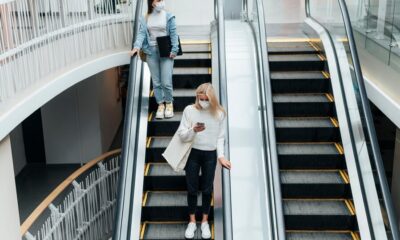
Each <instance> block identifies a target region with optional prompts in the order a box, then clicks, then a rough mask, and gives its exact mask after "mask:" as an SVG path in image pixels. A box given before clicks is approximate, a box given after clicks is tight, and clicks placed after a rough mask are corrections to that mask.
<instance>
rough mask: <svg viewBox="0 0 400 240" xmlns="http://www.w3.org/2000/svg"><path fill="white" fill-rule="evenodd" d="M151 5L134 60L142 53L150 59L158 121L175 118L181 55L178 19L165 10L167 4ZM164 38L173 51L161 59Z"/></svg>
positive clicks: (151, 1) (150, 0) (157, 0)
mask: <svg viewBox="0 0 400 240" xmlns="http://www.w3.org/2000/svg"><path fill="white" fill-rule="evenodd" d="M147 5H148V11H147V14H146V16H145V17H144V18H141V20H140V28H139V32H138V35H137V38H136V40H135V43H134V48H133V49H132V50H131V51H130V55H131V56H133V55H135V54H137V53H139V51H141V53H142V54H141V55H142V56H143V55H144V56H145V58H146V61H147V64H148V66H149V68H150V73H151V79H152V81H153V90H154V95H155V98H156V101H157V104H158V109H157V113H156V118H157V119H163V118H164V117H165V118H172V117H173V116H174V108H173V104H172V102H173V100H174V99H173V95H172V92H173V86H172V71H173V68H174V58H175V57H176V55H177V54H178V51H179V41H178V34H177V32H176V22H175V16H174V15H173V14H171V13H169V12H167V11H165V10H164V8H165V1H164V0H147ZM163 36H170V38H171V45H172V49H171V53H170V55H169V57H160V53H159V49H158V44H157V38H158V37H163ZM164 104H165V105H164Z"/></svg>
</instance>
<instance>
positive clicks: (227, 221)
mask: <svg viewBox="0 0 400 240" xmlns="http://www.w3.org/2000/svg"><path fill="white" fill-rule="evenodd" d="M214 17H215V20H216V22H217V29H218V34H217V35H218V73H219V96H220V101H221V105H222V106H223V107H224V108H225V110H226V112H229V111H228V94H227V79H226V53H225V50H226V48H225V15H224V5H223V0H214ZM225 121H226V122H227V124H226V129H225V130H226V138H225V139H226V141H225V156H226V157H227V159H229V157H230V149H229V143H228V141H229V122H228V118H226V120H225ZM222 212H223V234H224V236H223V238H224V240H232V239H233V224H232V199H231V173H230V171H229V170H228V169H225V168H222Z"/></svg>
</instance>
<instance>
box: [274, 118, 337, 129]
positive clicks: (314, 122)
mask: <svg viewBox="0 0 400 240" xmlns="http://www.w3.org/2000/svg"><path fill="white" fill-rule="evenodd" d="M275 127H276V128H335V125H334V124H333V122H332V120H331V119H330V118H327V117H324V118H305V117H303V118H275Z"/></svg>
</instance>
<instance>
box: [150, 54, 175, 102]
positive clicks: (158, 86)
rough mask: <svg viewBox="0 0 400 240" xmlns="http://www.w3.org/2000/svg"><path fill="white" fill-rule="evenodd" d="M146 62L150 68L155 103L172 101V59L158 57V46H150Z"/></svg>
mask: <svg viewBox="0 0 400 240" xmlns="http://www.w3.org/2000/svg"><path fill="white" fill-rule="evenodd" d="M147 64H148V66H149V68H150V73H151V79H152V81H153V90H154V96H155V97H156V101H157V103H158V104H161V103H164V102H166V103H171V102H173V100H174V99H173V96H172V92H173V86H172V72H173V69H174V59H171V58H165V57H160V53H159V51H158V47H156V46H152V47H151V55H147Z"/></svg>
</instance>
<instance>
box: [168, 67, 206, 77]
mask: <svg viewBox="0 0 400 240" xmlns="http://www.w3.org/2000/svg"><path fill="white" fill-rule="evenodd" d="M196 74H211V73H210V68H208V67H185V68H174V71H173V75H196Z"/></svg>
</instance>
